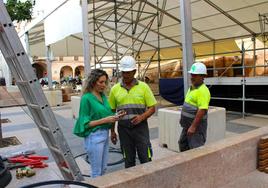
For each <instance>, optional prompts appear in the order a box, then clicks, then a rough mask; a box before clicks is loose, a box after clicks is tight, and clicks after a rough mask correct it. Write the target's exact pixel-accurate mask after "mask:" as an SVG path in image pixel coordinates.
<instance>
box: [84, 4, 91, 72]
mask: <svg viewBox="0 0 268 188" xmlns="http://www.w3.org/2000/svg"><path fill="white" fill-rule="evenodd" d="M82 21H83V22H82V23H83V55H84V64H85V76H87V75H89V73H90V70H91V66H90V55H89V54H90V49H89V29H88V1H87V0H82Z"/></svg>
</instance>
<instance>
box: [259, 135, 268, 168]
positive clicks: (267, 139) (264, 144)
mask: <svg viewBox="0 0 268 188" xmlns="http://www.w3.org/2000/svg"><path fill="white" fill-rule="evenodd" d="M258 170H259V171H261V172H265V173H268V136H263V137H261V139H260V142H259V145H258Z"/></svg>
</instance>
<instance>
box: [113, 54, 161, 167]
mask: <svg viewBox="0 0 268 188" xmlns="http://www.w3.org/2000/svg"><path fill="white" fill-rule="evenodd" d="M120 71H121V72H122V80H121V81H120V82H118V83H117V84H115V85H114V86H113V87H112V89H111V91H110V95H109V102H110V105H111V108H112V109H113V110H117V111H119V110H124V111H125V112H126V115H125V116H124V117H123V118H122V119H120V120H119V121H118V134H119V139H120V145H121V149H122V152H123V156H124V159H125V168H129V167H132V166H135V165H136V153H137V154H138V158H139V160H140V163H146V162H149V161H151V160H152V150H151V143H150V136H149V128H148V122H147V119H148V118H149V117H150V116H151V115H152V114H153V113H154V112H155V105H156V103H157V102H156V99H155V97H154V95H153V93H152V91H151V89H150V87H149V86H148V85H147V84H146V83H144V82H142V81H138V80H137V79H136V78H135V77H134V76H135V73H136V61H135V59H134V58H133V57H132V56H124V57H123V58H122V59H121V60H120ZM113 129H114V128H112V135H111V139H112V142H113V143H114V144H115V143H116V141H117V136H116V134H115V132H114V131H113Z"/></svg>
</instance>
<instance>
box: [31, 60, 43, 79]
mask: <svg viewBox="0 0 268 188" xmlns="http://www.w3.org/2000/svg"><path fill="white" fill-rule="evenodd" d="M32 67H33V69H34V72H35V74H36V76H37V78H38V79H40V78H43V77H45V76H46V73H47V66H46V64H44V63H40V62H38V63H34V64H32Z"/></svg>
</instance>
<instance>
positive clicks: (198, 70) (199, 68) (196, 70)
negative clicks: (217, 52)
mask: <svg viewBox="0 0 268 188" xmlns="http://www.w3.org/2000/svg"><path fill="white" fill-rule="evenodd" d="M188 73H190V74H204V75H206V74H207V67H206V65H204V63H201V62H197V63H194V64H193V65H192V66H191V70H190V71H188Z"/></svg>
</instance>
